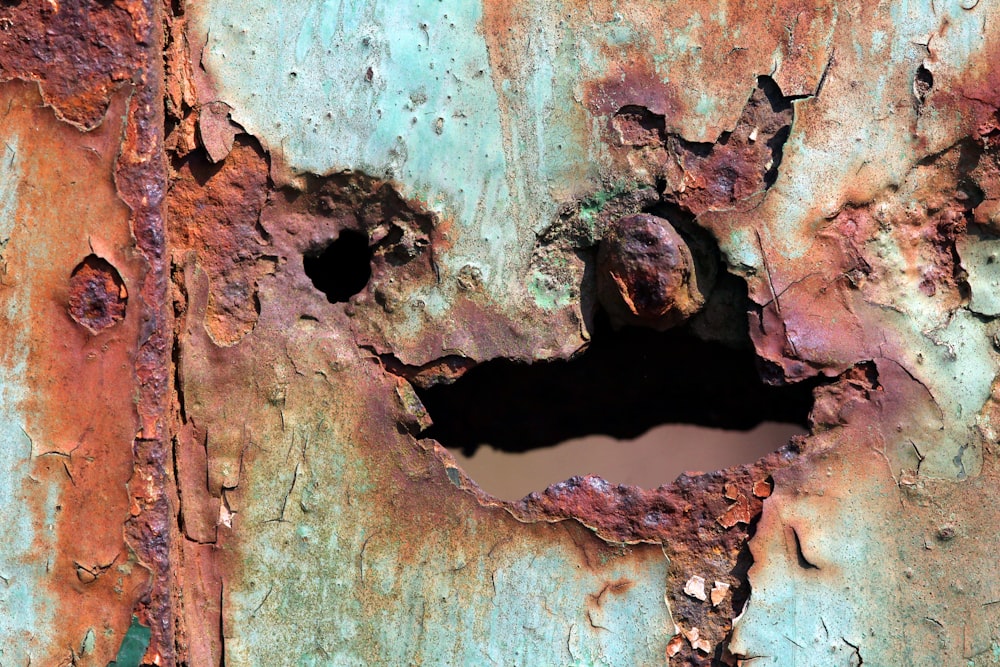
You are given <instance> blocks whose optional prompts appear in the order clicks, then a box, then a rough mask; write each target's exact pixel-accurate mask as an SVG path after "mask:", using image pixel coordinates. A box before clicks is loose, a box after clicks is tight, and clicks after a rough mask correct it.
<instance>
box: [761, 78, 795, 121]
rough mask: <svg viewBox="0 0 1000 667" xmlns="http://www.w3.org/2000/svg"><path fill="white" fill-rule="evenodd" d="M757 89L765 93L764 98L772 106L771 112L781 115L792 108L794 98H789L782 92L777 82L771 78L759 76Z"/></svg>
mask: <svg viewBox="0 0 1000 667" xmlns="http://www.w3.org/2000/svg"><path fill="white" fill-rule="evenodd" d="M757 87H758V88H760V91H761V92H762V93H764V97H766V98H767V101H768V102H769V103H770V104H771V111H773V112H774V113H781V112H782V111H787V110H788V109H791V108H792V100H793V99H795V98H793V97H787V96H785V94H784V93H782V92H781V88H780V87H779V86H778V84H777V82H776V81H775V80H774V79H772V78H771V77H769V76H758V77H757Z"/></svg>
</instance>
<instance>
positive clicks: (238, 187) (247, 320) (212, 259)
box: [168, 137, 273, 345]
mask: <svg viewBox="0 0 1000 667" xmlns="http://www.w3.org/2000/svg"><path fill="white" fill-rule="evenodd" d="M267 174H268V164H267V160H266V159H265V157H264V154H263V151H262V150H261V148H260V146H259V145H258V144H257V142H256V141H254V140H252V139H248V138H246V137H243V138H241V139H239V140H238V141H237V142H236V143H235V144H234V145H233V150H232V151H231V152H230V153H229V155H228V156H227V157H226V159H225V160H224V161H223V162H221V163H219V164H211V163H210V162H209V161H208V160H207V159H206V158H205V156H204V155H203V154H201V153H197V152H195V153H191V154H190V155H189V156H188V157H187V158H186V159H185V160H183V162H181V164H180V165H179V167H178V168H177V171H176V174H175V177H174V179H173V184H172V187H171V189H170V195H169V200H168V209H169V228H168V233H169V240H170V245H171V247H172V252H173V253H174V254H175V256H177V257H181V256H183V254H184V253H186V252H195V253H196V254H197V263H198V265H199V266H201V267H202V268H203V269H204V270H205V272H206V273H208V275H209V279H210V280H211V282H212V290H211V292H210V300H209V304H208V315H207V318H206V321H205V327H206V328H207V329H208V331H209V333H210V334H211V335H212V338H213V340H215V341H216V342H217V343H218V344H220V345H231V344H233V343H236V342H238V341H239V340H240V339H241V338H243V336H245V335H246V334H247V333H249V332H250V331H251V330H252V329H253V327H254V324H255V323H256V322H257V316H258V310H259V305H258V302H257V283H258V281H259V279H260V277H261V275H263V274H265V273H268V272H270V271H271V270H272V269H273V262H268V261H267V260H265V259H264V258H263V250H264V247H265V244H266V241H265V238H264V235H263V234H262V230H261V228H260V223H259V219H260V213H261V210H262V209H263V207H264V202H265V201H266V200H267V196H268V175H267Z"/></svg>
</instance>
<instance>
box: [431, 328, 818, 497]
mask: <svg viewBox="0 0 1000 667" xmlns="http://www.w3.org/2000/svg"><path fill="white" fill-rule="evenodd" d="M815 385H816V382H815V381H812V382H801V383H798V384H795V385H785V386H770V385H767V384H765V383H764V382H762V381H761V379H760V374H759V372H758V368H757V364H756V356H755V354H754V352H753V350H752V349H751V348H750V347H747V348H745V349H735V348H733V347H729V346H726V345H723V344H721V343H715V342H706V341H704V340H701V339H699V338H698V337H696V336H695V335H693V334H692V333H691V332H690V331H689V329H688V328H687V327H682V328H678V329H673V330H670V331H666V332H662V333H660V332H656V331H652V330H648V329H639V328H628V327H626V328H623V329H620V330H618V331H614V330H612V328H611V326H610V324H609V323H608V321H607V319H606V316H604V315H603V314H599V315H598V317H597V321H596V323H595V331H594V333H593V339H592V342H591V345H590V347H589V348H588V349H587V350H586V351H585V352H584V353H583V354H581V355H579V356H577V357H576V358H574V359H571V360H568V361H552V362H540V363H534V364H522V363H516V362H513V361H507V360H495V361H490V362H486V363H484V364H481V365H479V366H477V367H476V368H473V369H472V370H470V371H468V372H467V373H466V374H465V375H464V376H462V377H461V378H459V379H458V380H457V381H456V382H454V383H453V384H450V385H437V386H432V387H430V388H427V389H420V388H417V393H418V394H419V396H420V399H421V400H422V401H423V403H424V406H425V407H426V408H427V411H428V413H429V414H430V416H431V418H432V420H433V422H434V423H433V425H432V426H431V427H430V428H429V429H428V430H427V431H426V432H425V433H424V435H425V436H427V437H431V438H434V439H436V440H437V441H438V442H440V443H441V444H442V445H444V446H446V447H450V448H453V449H461V450H462V451H463V453H465V454H466V455H467V456H468V455H472V454H474V453H475V450H476V449H477V448H478V447H479V446H480V445H481V444H484V443H488V444H489V445H491V446H492V447H493V448H495V449H499V450H503V451H508V452H524V451H527V450H530V449H534V448H538V447H548V446H551V445H555V444H557V443H561V442H563V441H566V440H569V439H573V438H581V437H584V436H588V435H598V434H600V435H608V436H611V437H614V438H618V439H632V438H636V437H637V436H639V435H641V434H643V433H645V432H646V431H648V430H649V429H650V428H652V427H655V426H658V425H662V424H693V425H699V426H706V427H711V428H716V429H739V430H746V429H751V428H753V427H755V426H757V425H758V424H761V423H762V422H782V423H785V424H795V425H799V426H801V427H803V428H805V427H806V425H807V420H808V415H809V410H810V408H811V406H812V389H813V387H814V386H815ZM783 444H784V442H777V443H775V444H774V447H773V449H777V448H778V447H780V446H781V445H783ZM753 458H754V459H755V458H756V457H753ZM586 472H588V471H580V473H581V474H583V473H586ZM664 481H669V480H664Z"/></svg>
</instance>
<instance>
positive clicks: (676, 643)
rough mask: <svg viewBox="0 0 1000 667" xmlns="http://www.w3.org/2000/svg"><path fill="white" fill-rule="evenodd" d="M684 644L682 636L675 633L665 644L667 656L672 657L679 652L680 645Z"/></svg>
mask: <svg viewBox="0 0 1000 667" xmlns="http://www.w3.org/2000/svg"><path fill="white" fill-rule="evenodd" d="M683 646H684V638H683V637H681V636H680V635H676V636H675V637H674V638H673V639H671V640H670V642H669V643H668V644H667V658H672V657H674V656H675V655H677V654H678V653H680V652H681V647H683Z"/></svg>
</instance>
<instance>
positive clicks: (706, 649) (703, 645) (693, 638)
mask: <svg viewBox="0 0 1000 667" xmlns="http://www.w3.org/2000/svg"><path fill="white" fill-rule="evenodd" d="M684 637H685V638H687V640H688V643H689V644H691V648H693V649H694V650H696V651H701V652H702V653H705V654H706V655H707V654H709V653H711V652H712V644H711V642H709V641H708V640H707V639H703V638H702V637H701V632H700V631H699V630H698V628H691V629H690V630H685V631H684Z"/></svg>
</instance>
